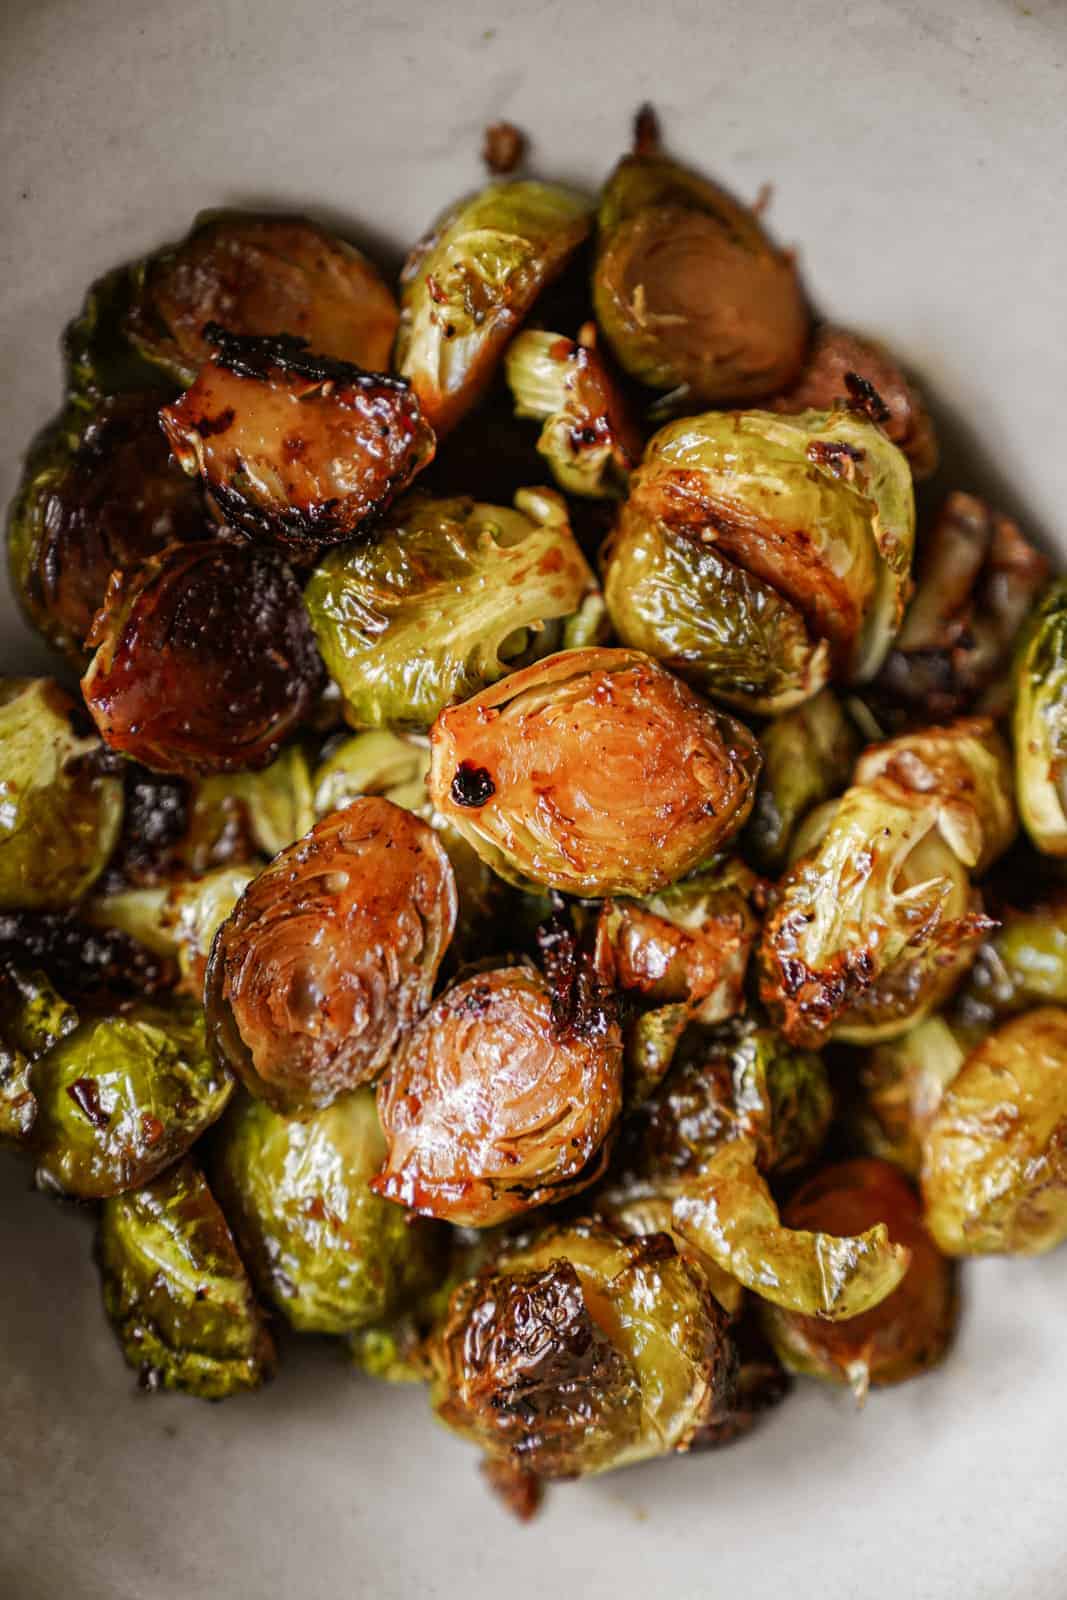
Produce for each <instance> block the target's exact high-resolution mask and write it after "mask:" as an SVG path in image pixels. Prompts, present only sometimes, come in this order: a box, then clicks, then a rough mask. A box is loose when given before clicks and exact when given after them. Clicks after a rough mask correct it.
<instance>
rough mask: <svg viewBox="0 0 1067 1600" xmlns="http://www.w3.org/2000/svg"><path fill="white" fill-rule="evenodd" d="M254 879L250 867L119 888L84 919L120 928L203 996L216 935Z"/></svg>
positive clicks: (185, 985)
mask: <svg viewBox="0 0 1067 1600" xmlns="http://www.w3.org/2000/svg"><path fill="white" fill-rule="evenodd" d="M255 876H256V873H255V870H254V869H253V868H252V867H251V866H235V867H217V868H216V869H215V871H214V872H207V873H204V874H203V875H202V876H200V877H196V878H179V879H177V880H175V881H171V882H169V883H161V884H155V885H152V886H149V887H146V888H141V889H116V890H115V891H113V892H112V893H111V894H105V895H97V896H96V897H95V898H94V899H92V900H90V901H89V902H88V904H87V905H86V907H85V915H86V918H87V920H88V921H89V922H90V923H92V925H93V926H94V927H97V928H112V929H118V930H119V931H120V932H122V933H125V934H128V935H129V937H130V938H131V939H136V940H137V942H138V944H140V945H143V946H144V947H145V948H146V949H148V950H152V951H154V952H155V953H156V954H157V955H159V956H164V957H169V958H171V959H173V960H176V961H177V963H178V968H179V973H180V977H181V983H180V987H181V988H183V989H185V990H188V992H189V993H191V994H195V995H197V996H199V995H201V994H203V990H204V976H205V973H206V971H207V962H208V957H209V956H210V954H211V944H212V941H213V939H214V937H215V934H216V933H217V932H218V930H219V928H220V927H221V925H222V924H223V922H225V920H226V918H227V917H228V916H229V915H230V913H231V911H232V910H233V908H234V906H235V905H236V904H237V902H238V900H239V899H240V898H241V896H242V894H244V892H245V890H246V889H247V888H248V885H249V884H250V883H251V882H252V880H253V878H254V877H255Z"/></svg>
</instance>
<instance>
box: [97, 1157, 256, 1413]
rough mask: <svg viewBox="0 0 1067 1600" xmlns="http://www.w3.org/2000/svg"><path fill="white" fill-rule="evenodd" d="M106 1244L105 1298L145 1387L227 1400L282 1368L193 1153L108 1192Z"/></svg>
mask: <svg viewBox="0 0 1067 1600" xmlns="http://www.w3.org/2000/svg"><path fill="white" fill-rule="evenodd" d="M96 1253H97V1260H98V1262H99V1265H100V1275H101V1278H102V1281H103V1289H104V1306H105V1308H106V1310H107V1314H108V1316H109V1317H110V1318H111V1321H112V1323H113V1324H114V1327H115V1332H116V1334H117V1336H118V1340H119V1343H120V1344H121V1346H122V1352H123V1355H124V1356H125V1357H126V1360H127V1362H128V1364H129V1365H130V1366H131V1367H135V1368H136V1369H137V1371H138V1374H139V1377H140V1381H141V1384H142V1385H143V1387H145V1388H146V1389H158V1388H164V1389H183V1390H184V1391H185V1392H186V1394H193V1395H197V1396H198V1397H199V1398H200V1399H202V1400H223V1399H225V1398H226V1396H227V1395H231V1394H239V1393H240V1392H241V1391H242V1390H247V1389H258V1388H259V1386H260V1384H261V1383H262V1382H263V1381H264V1379H265V1378H269V1377H270V1376H271V1375H272V1373H273V1371H274V1359H275V1358H274V1343H273V1341H272V1339H271V1337H270V1334H269V1333H268V1332H267V1327H266V1323H265V1322H264V1319H263V1315H262V1312H261V1311H260V1309H259V1307H258V1306H257V1305H256V1302H255V1299H254V1298H253V1295H252V1286H251V1284H250V1283H249V1281H248V1274H247V1273H246V1271H245V1269H244V1266H243V1265H242V1262H241V1258H240V1256H239V1255H238V1254H237V1247H236V1246H235V1244H234V1242H233V1238H232V1235H231V1234H230V1230H229V1228H228V1227H227V1226H226V1219H225V1217H224V1216H223V1215H222V1212H221V1211H220V1210H219V1207H218V1205H217V1203H216V1201H215V1199H214V1196H213V1195H212V1193H211V1190H210V1189H209V1188H208V1186H207V1183H206V1182H205V1181H204V1178H203V1176H202V1175H201V1173H199V1172H198V1171H197V1169H196V1168H195V1167H194V1166H193V1164H192V1162H191V1161H183V1162H181V1163H180V1164H179V1165H178V1166H176V1167H173V1168H172V1169H171V1171H170V1172H167V1173H164V1174H163V1176H162V1177H160V1178H156V1179H155V1180H154V1182H152V1183H149V1184H147V1185H146V1186H145V1187H144V1188H143V1189H136V1190H134V1191H133V1192H132V1193H130V1194H122V1195H116V1196H113V1197H112V1198H111V1199H108V1200H105V1202H104V1204H103V1206H102V1208H101V1211H100V1228H99V1231H98V1233H97V1244H96Z"/></svg>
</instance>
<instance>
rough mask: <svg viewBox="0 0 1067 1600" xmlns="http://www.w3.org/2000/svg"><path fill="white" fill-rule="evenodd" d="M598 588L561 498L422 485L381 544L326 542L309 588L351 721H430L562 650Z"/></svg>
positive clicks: (423, 724)
mask: <svg viewBox="0 0 1067 1600" xmlns="http://www.w3.org/2000/svg"><path fill="white" fill-rule="evenodd" d="M595 592H596V579H595V578H594V577H593V574H592V572H591V571H590V569H589V566H588V563H587V562H586V559H585V557H584V556H583V555H582V552H581V550H580V549H579V548H578V545H577V543H576V542H575V539H574V536H573V534H572V533H571V530H570V524H569V522H568V519H567V509H566V506H565V505H564V502H563V500H562V498H561V497H560V496H559V495H558V494H555V493H554V492H553V491H552V490H547V489H538V490H535V489H523V490H521V491H520V492H519V493H518V494H517V495H516V496H515V510H514V511H511V510H508V509H507V508H506V507H504V506H490V505H483V504H481V503H479V502H478V501H475V500H428V499H425V498H422V497H418V496H416V497H413V498H412V499H410V500H408V501H406V502H404V503H403V504H402V505H400V506H398V507H397V508H396V510H395V511H394V512H393V513H392V515H391V516H390V517H389V519H388V520H387V522H386V525H385V527H384V528H382V529H380V530H379V531H378V533H377V535H376V537H375V540H374V542H373V543H372V544H365V545H350V546H348V547H347V548H346V549H344V550H338V551H335V552H333V553H332V554H330V555H328V556H327V557H326V558H325V560H324V561H322V562H321V563H320V564H319V565H318V566H317V567H316V568H315V571H314V572H313V573H312V575H311V578H310V580H309V582H308V586H307V591H306V595H305V599H306V602H307V607H308V612H309V614H310V616H311V622H312V626H313V627H314V629H315V634H316V637H317V639H318V642H319V649H320V650H321V651H322V654H323V658H324V660H325V662H326V665H327V668H328V669H329V672H330V675H331V677H332V678H333V679H334V681H335V682H336V683H337V684H339V685H340V688H341V692H342V694H343V696H344V702H345V716H346V717H347V719H348V721H349V722H350V723H351V724H352V725H353V727H357V728H359V727H364V728H371V727H381V726H383V725H386V726H391V727H415V728H428V727H429V725H430V724H431V723H432V722H433V720H434V718H435V717H436V716H437V714H438V712H440V711H442V710H443V709H444V707H445V706H448V705H451V704H452V703H453V702H454V701H456V700H463V699H466V698H467V697H468V696H470V695H472V694H475V693H477V691H478V690H479V689H483V688H485V686H486V685H487V684H490V683H495V682H496V680H497V679H498V678H502V677H503V676H504V675H505V673H507V672H509V671H511V670H513V668H514V667H516V666H520V665H524V664H526V663H527V662H529V661H530V660H531V659H536V658H538V657H539V656H544V655H547V654H548V653H549V651H551V650H555V649H559V647H560V646H561V645H562V644H565V643H566V642H567V637H566V619H568V618H571V617H573V616H574V615H575V614H576V613H577V612H579V611H580V609H581V606H582V603H583V601H585V600H586V598H587V597H588V596H590V595H592V594H594V593H595ZM546 624H547V625H548V626H546ZM553 624H554V625H555V626H553Z"/></svg>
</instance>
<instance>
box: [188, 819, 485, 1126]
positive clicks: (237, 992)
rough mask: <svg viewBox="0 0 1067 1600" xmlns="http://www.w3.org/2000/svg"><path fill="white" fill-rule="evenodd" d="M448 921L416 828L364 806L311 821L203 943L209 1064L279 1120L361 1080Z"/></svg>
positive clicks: (410, 1011)
mask: <svg viewBox="0 0 1067 1600" xmlns="http://www.w3.org/2000/svg"><path fill="white" fill-rule="evenodd" d="M455 922H456V884H455V878H454V877H453V873H452V868H451V866H450V864H449V860H448V857H447V855H446V854H445V851H444V849H443V847H442V846H441V844H440V843H439V842H438V840H437V838H436V836H435V834H434V832H433V830H432V829H431V828H430V827H429V826H428V825H427V824H426V823H425V822H423V821H422V820H421V819H420V818H418V817H415V816H413V815H412V814H411V813H410V812H407V811H403V810H401V808H400V807H399V806H395V805H392V804H390V802H389V801H388V800H381V799H376V798H374V799H371V798H367V799H363V800H356V801H354V802H353V803H352V804H351V805H349V806H347V807H346V808H345V809H344V810H343V811H338V812H335V813H334V814H333V815H331V816H328V817H324V818H323V820H322V821H321V822H319V823H316V825H315V827H314V828H312V830H311V832H310V833H309V834H307V836H306V837H305V838H303V839H300V840H298V841H297V843H296V844H294V845H291V846H290V847H289V848H288V849H287V850H283V851H282V853H281V854H280V855H279V856H277V857H276V858H275V860H274V861H272V862H271V864H270V866H269V867H268V868H267V869H266V871H265V872H262V873H260V875H259V877H258V878H256V879H255V881H254V882H253V883H251V884H250V885H249V887H248V888H247V889H246V890H245V892H244V894H243V895H242V896H241V899H240V900H239V901H238V903H237V906H236V908H235V909H234V910H233V912H232V913H231V914H230V916H229V917H227V919H226V921H225V922H224V923H223V924H222V926H221V928H220V929H219V931H218V933H217V934H216V936H215V944H214V948H213V950H212V954H211V961H210V964H209V967H208V973H207V980H206V986H205V996H206V1004H207V1007H208V1018H209V1025H210V1035H211V1039H212V1046H213V1049H214V1051H215V1055H216V1058H217V1059H219V1060H221V1061H225V1062H227V1063H228V1064H229V1065H230V1066H231V1067H232V1068H233V1070H234V1071H235V1072H236V1073H237V1075H238V1076H239V1077H240V1078H241V1079H242V1081H243V1082H244V1084H245V1086H246V1087H247V1088H248V1089H250V1090H251V1092H252V1093H253V1094H255V1095H257V1096H259V1097H260V1098H262V1099H264V1100H266V1101H268V1103H269V1104H271V1105H272V1106H274V1108H275V1109H276V1110H278V1111H282V1112H296V1113H304V1112H310V1111H313V1110H317V1109H320V1108H322V1107H324V1106H327V1105H329V1104H330V1102H331V1101H332V1100H334V1099H336V1097H337V1096H338V1095H339V1094H342V1093H344V1092H345V1091H346V1090H349V1089H354V1088H356V1087H357V1085H359V1084H361V1083H367V1082H370V1081H371V1079H373V1078H374V1077H376V1076H377V1074H378V1073H379V1072H380V1071H381V1070H382V1068H383V1067H384V1066H385V1064H386V1063H387V1061H388V1060H389V1058H390V1056H391V1055H392V1053H393V1050H394V1049H395V1048H396V1045H397V1042H398V1041H399V1039H400V1038H401V1037H402V1036H403V1035H404V1033H405V1032H406V1031H407V1030H408V1029H409V1028H410V1027H411V1025H412V1023H413V1022H414V1021H415V1020H416V1018H417V1017H419V1016H420V1015H421V1013H422V1012H423V1011H424V1010H425V1009H426V1007H427V1006H428V1005H429V1003H430V996H431V994H432V992H433V984H434V979H435V977H436V976H437V969H438V966H439V965H440V963H441V958H442V956H443V955H444V953H445V950H446V949H447V948H448V943H449V940H450V939H451V937H452V930H453V928H454V926H455Z"/></svg>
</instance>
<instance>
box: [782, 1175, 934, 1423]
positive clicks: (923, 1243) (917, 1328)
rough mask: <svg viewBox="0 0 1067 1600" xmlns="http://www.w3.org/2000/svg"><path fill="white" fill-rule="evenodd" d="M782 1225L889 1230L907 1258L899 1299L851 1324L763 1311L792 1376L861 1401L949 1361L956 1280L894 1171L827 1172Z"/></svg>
mask: <svg viewBox="0 0 1067 1600" xmlns="http://www.w3.org/2000/svg"><path fill="white" fill-rule="evenodd" d="M782 1220H783V1222H784V1223H785V1224H786V1226H787V1227H789V1228H798V1229H799V1228H807V1229H810V1230H812V1231H817V1232H820V1233H823V1234H829V1233H833V1234H860V1233H862V1232H863V1230H864V1229H866V1228H870V1227H873V1226H874V1225H875V1224H877V1223H884V1224H885V1226H886V1228H887V1229H888V1230H889V1237H890V1239H892V1241H893V1243H894V1244H896V1245H901V1246H903V1247H904V1249H905V1250H906V1251H907V1253H908V1257H909V1260H908V1269H907V1271H906V1272H905V1274H904V1277H903V1279H902V1280H901V1282H900V1284H899V1285H898V1286H897V1288H896V1289H894V1290H893V1293H892V1294H890V1295H888V1296H887V1297H886V1299H884V1300H883V1301H882V1302H881V1303H880V1304H879V1305H877V1306H875V1307H874V1308H873V1309H872V1310H870V1311H867V1312H864V1313H863V1314H862V1315H861V1316H858V1317H853V1318H852V1319H851V1320H850V1321H848V1322H844V1323H839V1322H826V1321H824V1320H823V1319H821V1318H818V1317H808V1316H803V1315H801V1314H799V1313H797V1312H795V1311H786V1310H783V1309H782V1308H781V1307H780V1306H776V1305H768V1306H766V1307H765V1308H764V1327H765V1328H766V1330H767V1332H768V1334H769V1335H770V1339H771V1342H772V1344H773V1345H774V1348H775V1350H776V1351H777V1352H778V1355H779V1357H780V1358H781V1360H782V1361H783V1362H784V1363H785V1365H786V1367H787V1368H788V1369H789V1371H790V1372H796V1373H804V1374H806V1375H807V1376H809V1377H813V1378H828V1379H829V1380H830V1381H831V1382H833V1383H847V1384H848V1385H849V1387H850V1388H851V1389H852V1392H853V1393H854V1394H855V1395H856V1397H857V1399H859V1400H862V1399H863V1397H864V1395H866V1393H867V1390H868V1389H869V1388H871V1387H872V1386H873V1387H874V1388H881V1387H882V1386H883V1385H886V1384H890V1383H903V1382H904V1380H905V1379H906V1378H913V1377H915V1376H916V1375H917V1374H919V1373H921V1372H926V1371H928V1370H929V1368H930V1367H932V1366H936V1364H937V1363H938V1362H939V1361H940V1360H942V1358H943V1357H944V1355H945V1353H946V1351H947V1349H948V1346H949V1344H950V1343H951V1341H952V1336H953V1334H954V1332H955V1330H956V1321H957V1316H958V1310H959V1304H958V1299H957V1295H956V1280H955V1273H954V1271H953V1268H952V1265H951V1263H950V1262H948V1261H946V1260H945V1258H944V1256H943V1255H941V1254H940V1252H939V1251H938V1250H937V1249H936V1248H935V1246H934V1245H933V1244H932V1242H931V1240H930V1236H929V1234H928V1233H927V1232H926V1229H925V1228H924V1227H923V1219H922V1211H921V1209H920V1206H919V1200H918V1196H917V1195H916V1194H915V1192H914V1191H913V1189H912V1188H911V1185H910V1184H908V1183H907V1182H906V1181H905V1180H904V1179H903V1178H902V1177H901V1176H900V1173H899V1172H897V1171H896V1169H895V1168H894V1167H891V1166H889V1165H888V1164H887V1163H886V1162H884V1161H874V1160H870V1159H866V1160H859V1161H844V1162H841V1163H840V1164H839V1165H838V1166H834V1167H828V1168H827V1169H826V1170H825V1171H824V1172H820V1173H819V1174H818V1176H817V1177H815V1178H812V1179H810V1180H809V1182H807V1183H806V1184H804V1186H803V1188H801V1189H799V1190H798V1191H797V1193H796V1194H795V1195H794V1196H793V1197H792V1199H791V1200H790V1202H789V1204H788V1205H787V1206H786V1208H785V1210H784V1212H783V1213H782Z"/></svg>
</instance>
